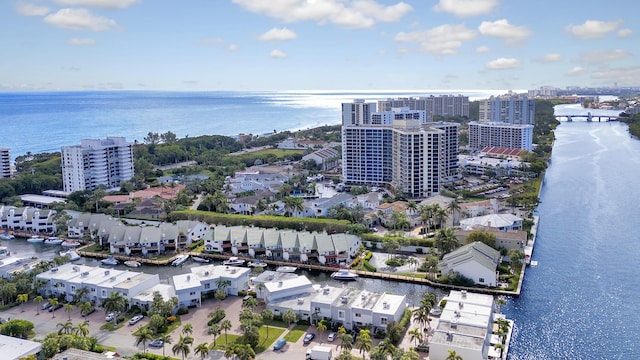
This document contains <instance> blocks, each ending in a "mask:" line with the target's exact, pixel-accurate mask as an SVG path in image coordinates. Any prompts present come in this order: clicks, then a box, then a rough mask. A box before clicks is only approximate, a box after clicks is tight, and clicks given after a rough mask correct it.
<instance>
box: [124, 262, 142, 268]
mask: <svg viewBox="0 0 640 360" xmlns="http://www.w3.org/2000/svg"><path fill="white" fill-rule="evenodd" d="M124 264H125V265H126V266H128V267H132V268H137V267H140V266H142V264H140V263H139V262H138V261H135V260H127V261H125V262H124Z"/></svg>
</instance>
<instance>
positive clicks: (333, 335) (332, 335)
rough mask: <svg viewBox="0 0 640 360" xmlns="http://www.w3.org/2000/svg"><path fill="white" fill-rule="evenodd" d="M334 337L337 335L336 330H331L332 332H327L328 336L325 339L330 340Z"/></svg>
mask: <svg viewBox="0 0 640 360" xmlns="http://www.w3.org/2000/svg"><path fill="white" fill-rule="evenodd" d="M336 337H338V333H337V332H333V331H332V332H331V333H330V334H329V336H327V341H329V342H331V341H333V340H335V339H336Z"/></svg>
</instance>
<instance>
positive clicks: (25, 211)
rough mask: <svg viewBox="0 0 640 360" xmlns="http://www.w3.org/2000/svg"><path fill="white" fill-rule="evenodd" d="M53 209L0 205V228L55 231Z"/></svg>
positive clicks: (44, 231) (54, 212)
mask: <svg viewBox="0 0 640 360" xmlns="http://www.w3.org/2000/svg"><path fill="white" fill-rule="evenodd" d="M56 213H57V212H56V211H55V210H50V209H40V208H34V207H28V206H27V207H15V206H7V205H0V228H2V229H9V230H25V231H32V232H43V233H55V231H56V225H55V222H54V220H53V218H54V216H55V215H56Z"/></svg>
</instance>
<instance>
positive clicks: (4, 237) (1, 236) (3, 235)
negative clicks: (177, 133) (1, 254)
mask: <svg viewBox="0 0 640 360" xmlns="http://www.w3.org/2000/svg"><path fill="white" fill-rule="evenodd" d="M15 238H16V237H15V236H14V235H13V234H11V233H10V232H8V231H5V232H2V233H0V240H13V239H15Z"/></svg>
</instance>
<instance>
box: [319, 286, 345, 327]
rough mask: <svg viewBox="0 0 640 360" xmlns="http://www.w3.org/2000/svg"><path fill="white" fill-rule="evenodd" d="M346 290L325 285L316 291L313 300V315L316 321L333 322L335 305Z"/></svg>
mask: <svg viewBox="0 0 640 360" xmlns="http://www.w3.org/2000/svg"><path fill="white" fill-rule="evenodd" d="M343 292H344V288H337V287H333V286H329V285H323V286H322V287H321V288H319V289H317V290H316V295H315V296H314V297H313V299H312V300H311V314H312V318H313V319H314V320H331V319H332V318H333V314H332V309H333V304H334V303H335V302H336V301H338V299H339V298H340V296H341V295H342V293H343Z"/></svg>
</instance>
